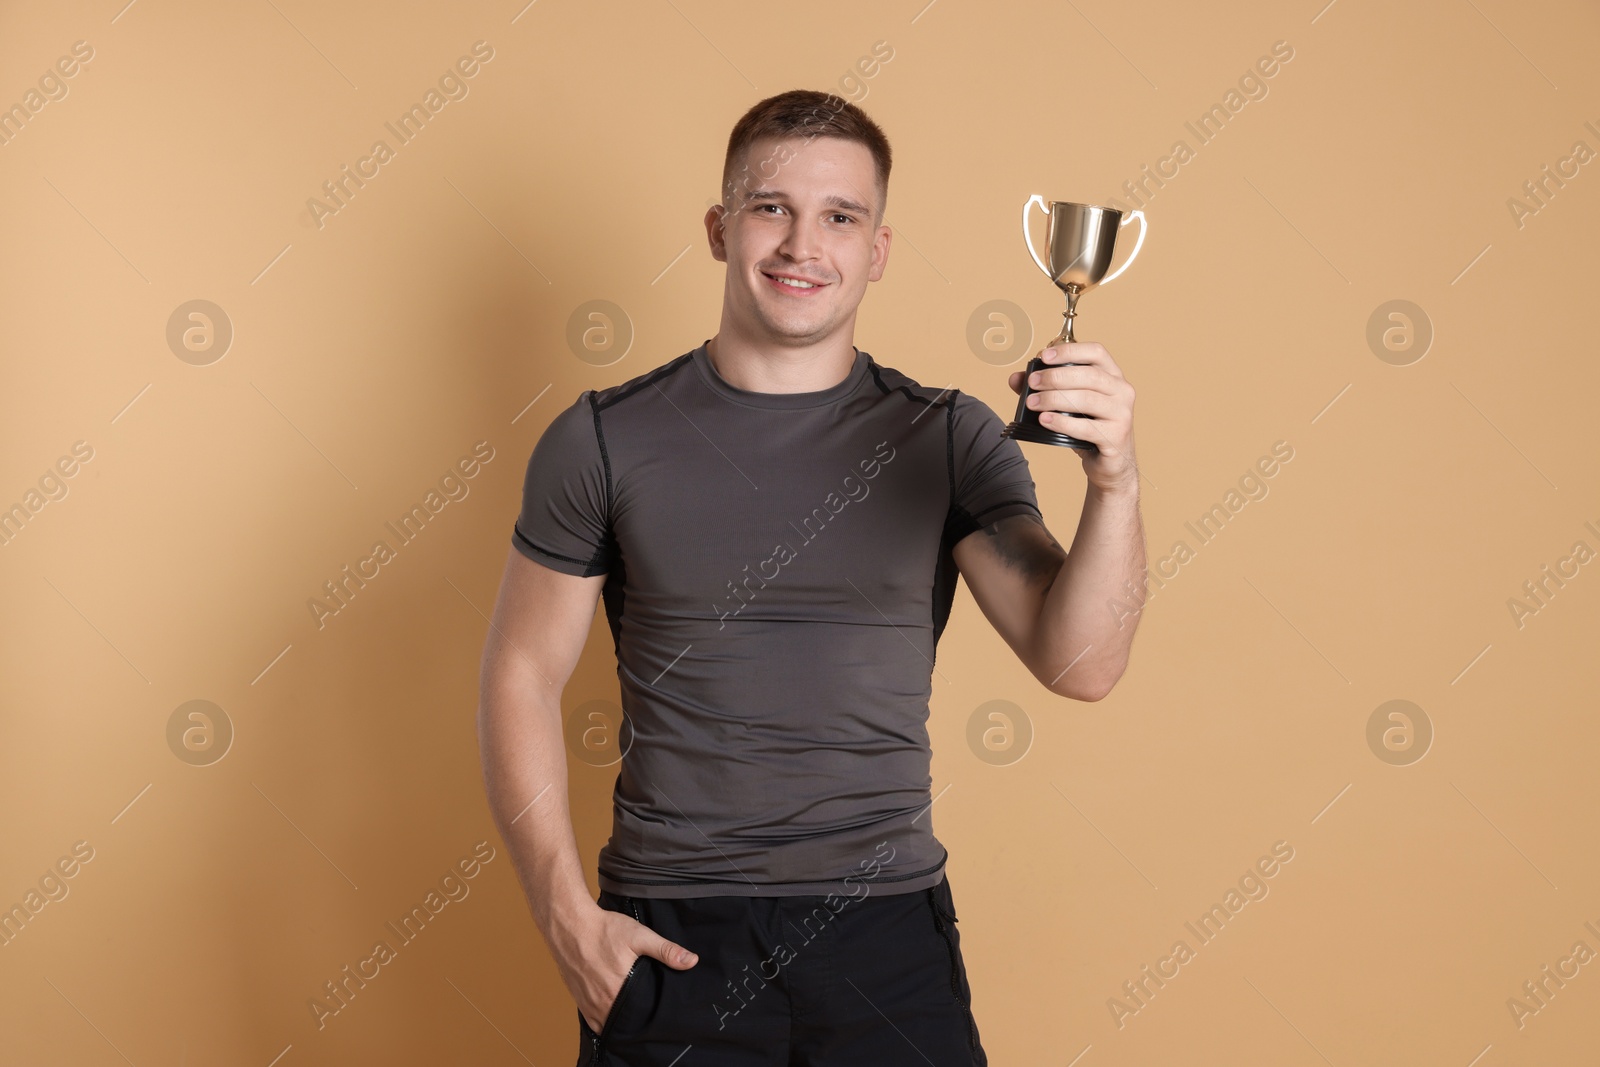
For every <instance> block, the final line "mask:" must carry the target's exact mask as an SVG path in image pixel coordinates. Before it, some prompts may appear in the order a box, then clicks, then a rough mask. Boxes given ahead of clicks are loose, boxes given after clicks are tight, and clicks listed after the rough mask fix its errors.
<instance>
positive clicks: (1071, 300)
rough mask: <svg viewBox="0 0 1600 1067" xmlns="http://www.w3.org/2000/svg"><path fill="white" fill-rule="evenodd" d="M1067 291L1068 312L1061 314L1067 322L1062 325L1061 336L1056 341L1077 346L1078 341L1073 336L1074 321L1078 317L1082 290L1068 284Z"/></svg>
mask: <svg viewBox="0 0 1600 1067" xmlns="http://www.w3.org/2000/svg"><path fill="white" fill-rule="evenodd" d="M1066 291H1067V310H1066V311H1064V312H1062V313H1061V317H1062V318H1063V319H1065V320H1066V321H1065V322H1064V323H1063V324H1062V327H1061V336H1060V337H1057V338H1056V340H1057V341H1064V342H1067V343H1068V344H1076V343H1077V341H1078V339H1077V338H1076V337H1074V336H1073V334H1072V320H1073V319H1075V318H1077V317H1078V294H1079V293H1080V292H1082V290H1081V289H1080V288H1079V287H1078V286H1076V285H1073V284H1071V283H1068V285H1067V286H1066Z"/></svg>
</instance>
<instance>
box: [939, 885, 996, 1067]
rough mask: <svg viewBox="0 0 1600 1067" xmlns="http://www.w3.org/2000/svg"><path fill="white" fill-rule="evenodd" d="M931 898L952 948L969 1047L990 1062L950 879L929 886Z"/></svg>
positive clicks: (953, 983) (954, 983) (955, 989)
mask: <svg viewBox="0 0 1600 1067" xmlns="http://www.w3.org/2000/svg"><path fill="white" fill-rule="evenodd" d="M928 902H929V904H930V906H931V908H932V911H933V924H934V926H935V927H936V928H937V929H938V931H939V936H940V937H942V938H943V939H944V943H945V948H946V949H947V950H948V951H949V956H950V993H951V995H952V996H953V997H954V998H955V1001H956V1003H957V1004H958V1005H960V1007H961V1014H962V1016H963V1018H965V1019H966V1021H967V1047H968V1049H969V1050H970V1051H971V1052H972V1055H973V1062H974V1063H976V1064H987V1063H988V1059H987V1057H985V1056H984V1054H983V1050H982V1046H981V1045H980V1044H979V1043H978V1023H977V1020H976V1019H974V1018H973V1017H972V988H971V986H969V985H968V984H967V968H966V964H965V963H964V962H963V961H962V959H961V933H960V931H959V930H958V929H957V928H956V922H957V920H956V903H955V898H954V897H953V896H951V893H950V882H949V880H948V879H941V880H940V882H939V884H938V885H934V886H930V887H929V888H928Z"/></svg>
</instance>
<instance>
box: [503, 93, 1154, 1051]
mask: <svg viewBox="0 0 1600 1067" xmlns="http://www.w3.org/2000/svg"><path fill="white" fill-rule="evenodd" d="M889 165H890V153H889V145H888V142H887V141H886V140H885V138H884V136H883V133H882V131H881V130H879V128H878V127H877V126H876V125H875V124H874V123H873V122H872V121H871V120H870V119H869V118H867V116H866V115H865V114H864V113H862V112H861V110H860V109H858V108H856V107H855V106H854V105H851V104H849V103H846V102H845V101H843V100H840V99H838V98H836V97H832V96H829V95H825V94H822V93H814V92H806V91H794V92H788V93H783V94H780V95H778V96H775V97H772V98H770V99H768V100H763V101H762V102H761V103H759V104H757V105H756V106H755V107H753V108H752V109H751V110H750V111H749V112H748V113H747V114H745V116H744V117H743V118H741V119H740V120H739V122H738V124H737V125H736V126H735V127H734V130H733V133H732V136H731V137H730V139H729V143H728V152H727V157H726V160H725V165H724V195H723V200H722V203H720V204H718V205H715V206H713V207H712V208H711V209H710V210H709V211H708V212H707V214H706V217H705V224H706V233H707V236H708V239H709V243H710V248H711V254H712V256H714V257H715V258H716V259H717V260H719V261H722V262H725V263H726V264H727V275H726V282H725V286H724V291H723V306H722V320H721V323H720V324H719V326H718V330H717V333H716V335H715V336H714V337H712V338H710V339H708V340H706V341H705V342H703V343H702V344H701V345H699V346H698V347H697V348H695V349H694V350H692V351H690V352H687V353H684V354H683V355H680V356H678V357H677V358H676V359H673V360H671V361H670V362H667V363H664V364H662V365H660V366H658V367H656V368H654V369H653V370H651V371H649V372H648V373H645V374H641V375H639V376H638V377H635V378H632V379H630V380H628V381H626V382H623V383H622V384H620V385H616V386H613V387H611V388H608V389H601V390H598V391H594V390H590V391H586V392H585V393H583V394H582V395H581V396H579V398H578V399H577V401H576V402H575V403H573V404H572V405H571V406H569V407H567V408H566V409H564V410H563V411H561V412H560V413H559V414H557V415H556V416H555V418H554V420H553V421H552V422H551V424H550V425H549V427H548V428H547V429H546V430H545V432H544V434H543V436H542V437H541V439H540V440H539V443H538V445H537V446H536V447H535V449H534V451H533V455H532V457H531V458H530V460H529V462H528V467H527V475H526V480H525V483H524V489H523V499H522V508H521V512H520V514H519V515H518V517H517V520H516V523H515V526H514V529H513V534H512V548H511V550H510V552H509V553H508V558H507V561H506V570H505V577H504V579H503V581H502V584H501V588H500V594H499V599H498V602H497V603H496V606H495V616H494V622H493V626H492V627H491V631H490V634H489V637H488V642H487V647H486V648H485V651H484V661H483V675H482V689H483V698H482V704H481V707H480V710H479V721H478V726H479V734H480V739H481V744H482V749H483V762H484V774H485V780H486V783H487V785H488V790H489V796H490V802H491V806H492V808H493V812H494V817H495V820H496V822H497V824H498V826H499V829H500V832H501V834H502V836H503V837H504V839H505V841H506V844H507V846H508V847H509V850H510V852H511V855H512V857H513V860H514V863H515V865H516V868H517V872H518V875H519V877H520V878H521V881H522V884H523V887H524V889H525V890H526V892H527V896H528V900H529V904H530V906H531V909H532V912H533V915H534V918H535V920H536V922H537V923H538V926H539V928H540V930H541V931H542V932H543V933H544V936H545V939H546V942H547V943H548V945H549V947H550V951H551V954H552V955H553V956H554V958H555V961H556V965H557V967H558V969H559V970H560V973H561V977H562V980H563V981H564V982H565V983H566V985H567V987H568V989H569V990H571V992H572V996H573V998H574V1000H575V1001H576V1003H577V1009H578V1025H579V1031H580V1036H581V1045H580V1050H579V1063H580V1064H583V1063H614V1064H626V1065H647V1064H648V1065H655V1064H660V1065H663V1067H665V1065H668V1064H674V1063H682V1064H683V1065H684V1067H691V1065H699V1064H705V1065H730V1067H731V1065H746V1064H748V1065H756V1064H763V1065H765V1064H770V1065H772V1067H787V1065H789V1064H827V1065H828V1067H841V1065H849V1064H872V1065H874V1067H882V1065H885V1064H912V1063H915V1064H921V1063H924V1062H926V1063H931V1064H935V1065H938V1067H945V1065H955V1064H963V1065H972V1064H985V1063H987V1059H986V1057H985V1054H984V1051H983V1048H982V1046H981V1043H980V1041H979V1037H978V1029H977V1024H976V1023H975V1022H974V1020H973V1016H972V1010H971V994H970V990H969V988H968V985H967V980H966V970H965V966H964V964H963V962H962V958H961V952H960V939H959V936H958V934H957V931H956V911H955V904H954V899H953V897H952V895H951V891H950V886H949V882H948V881H947V880H946V878H945V876H944V866H945V856H946V854H945V850H944V847H943V845H942V844H941V843H940V842H939V840H938V839H937V838H936V837H935V836H934V833H933V811H932V810H931V803H932V797H931V784H932V783H931V779H930V776H929V762H930V753H929V743H928V733H927V728H926V724H927V718H928V701H929V698H930V696H931V693H932V684H931V683H932V676H933V672H934V662H933V661H934V654H935V647H936V644H937V642H938V639H939V636H940V634H941V632H942V631H943V629H944V626H945V622H946V620H947V619H948V617H949V613H950V606H951V602H952V598H953V596H954V592H955V585H956V581H957V579H958V577H964V578H965V579H966V581H967V585H968V587H969V588H970V589H971V590H972V595H973V598H974V599H975V600H976V601H977V604H978V606H979V608H980V609H981V610H982V611H983V613H984V615H985V617H987V618H988V620H989V622H990V623H991V624H992V625H993V626H994V627H995V629H996V630H997V631H998V632H999V633H1000V635H1001V636H1002V637H1003V638H1004V639H1005V641H1006V643H1007V644H1008V645H1010V647H1011V648H1012V649H1013V650H1014V651H1015V652H1016V654H1017V656H1018V657H1019V659H1020V660H1021V661H1022V662H1023V663H1024V664H1025V665H1026V666H1027V668H1028V670H1029V671H1030V672H1032V674H1033V675H1034V676H1035V677H1037V678H1038V679H1039V681H1040V682H1041V683H1042V684H1044V685H1045V687H1046V688H1047V689H1049V690H1050V691H1051V692H1052V693H1055V694H1057V695H1059V696H1063V697H1071V698H1074V699H1078V700H1098V699H1100V698H1101V697H1103V696H1105V695H1106V693H1107V692H1109V691H1110V689H1111V687H1112V686H1113V685H1114V684H1115V683H1116V681H1117V679H1118V678H1119V677H1120V676H1121V674H1122V672H1123V670H1124V668H1125V667H1126V664H1127V659H1128V650H1129V645H1130V643H1131V642H1132V639H1133V631H1134V628H1135V626H1136V625H1137V616H1136V615H1135V616H1134V617H1132V618H1129V617H1128V615H1127V614H1126V612H1125V611H1117V610H1113V608H1112V607H1111V605H1112V604H1114V603H1116V604H1121V603H1123V602H1124V598H1125V596H1126V595H1127V593H1128V591H1129V584H1130V583H1131V585H1132V588H1133V589H1135V590H1139V591H1142V590H1143V588H1144V580H1145V571H1144V567H1145V556H1144V534H1143V530H1142V527H1141V524H1140V519H1139V506H1138V472H1137V469H1136V467H1135V461H1134V455H1133V439H1132V415H1133V389H1132V387H1131V386H1130V385H1128V383H1127V381H1126V380H1125V379H1124V378H1123V376H1122V373H1121V372H1120V371H1119V370H1118V369H1117V365H1116V364H1115V363H1114V362H1113V361H1112V359H1111V357H1110V355H1109V354H1108V353H1107V352H1106V350H1105V349H1104V348H1103V347H1102V346H1100V345H1098V344H1094V343H1091V342H1085V343H1081V344H1077V345H1075V346H1072V349H1071V351H1070V352H1057V353H1053V354H1047V356H1046V358H1047V360H1050V361H1051V362H1056V363H1064V362H1072V363H1074V364H1077V365H1076V366H1071V367H1065V366H1062V367H1050V368H1047V369H1045V370H1043V371H1039V372H1037V377H1038V378H1039V381H1037V382H1036V383H1035V388H1036V389H1038V390H1039V391H1038V392H1035V393H1034V396H1036V397H1038V398H1039V399H1040V401H1041V402H1042V410H1043V411H1044V412H1045V414H1044V415H1042V420H1043V422H1044V424H1045V425H1047V426H1057V427H1060V428H1062V429H1069V428H1070V430H1071V433H1072V434H1073V435H1074V436H1076V437H1080V438H1083V439H1086V440H1089V441H1093V442H1094V443H1095V444H1096V445H1098V446H1099V452H1098V453H1095V454H1087V453H1082V452H1073V451H1069V450H1066V449H1051V448H1046V449H1043V450H1042V455H1041V461H1042V462H1046V463H1048V464H1049V466H1050V476H1051V477H1052V478H1064V477H1066V470H1065V464H1066V463H1067V462H1068V461H1069V460H1070V459H1072V458H1075V457H1079V458H1081V459H1082V462H1083V468H1084V471H1085V472H1086V473H1087V475H1088V488H1087V495H1086V498H1085V501H1084V506H1083V512H1082V517H1081V519H1080V520H1079V524H1078V530H1077V536H1076V538H1075V540H1074V541H1073V545H1072V551H1071V553H1070V555H1069V554H1068V553H1066V552H1064V551H1062V549H1061V547H1060V546H1059V545H1058V544H1057V543H1056V541H1055V539H1054V538H1053V537H1051V536H1050V533H1049V531H1048V530H1047V529H1046V528H1045V525H1044V523H1043V521H1042V518H1041V515H1040V513H1039V508H1038V503H1037V500H1036V498H1035V494H1034V483H1033V481H1032V478H1031V477H1030V474H1029V469H1028V464H1027V462H1026V460H1025V459H1024V458H1023V455H1022V452H1021V449H1020V448H1019V446H1018V445H1017V443H1016V442H1015V441H1013V440H1011V439H1009V438H1003V437H1001V436H1000V431H1001V428H1002V424H1001V422H1000V420H999V418H998V417H997V416H996V415H995V414H994V412H993V411H991V410H990V409H989V408H988V407H987V406H985V405H984V404H983V403H982V402H980V401H978V400H976V399H974V398H972V397H969V396H967V395H965V394H963V393H961V392H959V391H956V390H948V389H934V388H929V387H926V386H923V385H920V384H919V383H918V382H916V381H914V380H913V379H911V378H910V377H908V376H907V375H905V374H902V373H901V372H899V371H897V370H894V369H892V368H890V367H887V366H884V365H882V364H879V363H878V362H877V361H876V360H874V359H873V358H872V357H871V356H870V355H868V354H867V353H865V352H862V351H860V350H859V349H857V348H855V347H854V345H853V344H852V343H851V342H852V337H853V334H854V329H855V320H856V309H857V306H858V305H859V304H860V302H861V298H862V296H863V294H864V293H865V291H866V287H867V283H868V282H872V281H877V280H878V279H879V278H880V277H882V275H883V271H884V268H885V266H886V265H887V263H888V258H889V247H890V242H891V233H890V230H889V228H888V227H887V226H884V225H882V221H883V215H884V206H885V199H886V197H887V194H888V179H889ZM913 358H914V357H913ZM1010 384H1011V386H1012V388H1013V389H1015V390H1017V391H1018V392H1021V390H1022V372H1017V373H1014V374H1013V375H1012V376H1011V383H1010ZM1062 412H1082V413H1084V414H1086V415H1088V416H1090V418H1083V419H1071V420H1070V427H1069V425H1068V423H1069V416H1067V415H1065V414H1061V413H1062ZM601 598H603V599H604V603H605V609H606V616H607V619H608V621H609V623H610V628H611V636H612V641H613V645H614V647H615V650H616V655H617V674H618V677H619V679H620V682H621V693H622V706H623V710H624V712H625V715H626V724H627V730H625V731H624V732H623V735H622V744H623V748H624V752H623V756H622V759H621V768H620V773H619V775H618V777H617V782H616V788H615V791H614V795H613V820H614V821H613V830H612V834H611V839H610V841H609V842H608V843H607V844H606V845H605V847H604V848H602V849H601V851H600V857H599V872H598V873H599V881H600V894H599V899H598V901H596V900H594V899H591V898H590V896H589V894H588V889H587V886H586V884H585V880H584V875H583V870H582V867H581V864H580V860H579V856H578V851H577V847H576V842H575V839H574V834H573V829H572V823H571V819H570V815H569V811H568V807H567V790H566V786H567V778H566V757H565V752H566V750H565V748H564V747H563V744H562V718H561V695H562V689H563V687H564V685H565V684H566V681H567V679H568V677H569V676H570V674H571V671H572V669H573V667H574V665H575V664H576V663H577V661H578V658H579V656H580V654H581V653H582V651H583V647H584V642H585V639H586V638H587V635H588V632H589V627H590V623H591V621H592V620H593V618H594V614H595V611H596V604H597V601H599V600H600V599H601ZM680 1057H682V1059H681V1060H680Z"/></svg>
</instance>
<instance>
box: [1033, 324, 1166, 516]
mask: <svg viewBox="0 0 1600 1067" xmlns="http://www.w3.org/2000/svg"><path fill="white" fill-rule="evenodd" d="M1039 355H1040V356H1041V358H1043V359H1044V361H1045V362H1046V363H1053V364H1066V363H1071V364H1074V366H1070V367H1068V366H1050V367H1045V368H1043V369H1042V370H1036V371H1034V372H1033V380H1032V381H1031V382H1029V383H1028V385H1029V387H1030V388H1031V389H1032V390H1033V392H1032V394H1031V395H1030V396H1029V397H1028V407H1029V408H1030V409H1031V410H1033V411H1037V412H1039V423H1040V425H1042V426H1044V427H1045V428H1047V429H1051V430H1055V431H1056V432H1057V433H1064V434H1070V435H1071V436H1073V437H1076V438H1078V439H1079V440H1082V441H1090V442H1093V443H1094V445H1095V447H1096V448H1098V449H1099V451H1098V452H1090V451H1087V450H1086V449H1077V451H1078V452H1079V453H1081V455H1082V457H1083V472H1084V474H1086V475H1087V476H1088V478H1089V482H1090V484H1091V485H1093V486H1095V487H1096V488H1098V489H1100V490H1101V491H1102V492H1118V491H1125V490H1135V491H1136V490H1137V489H1138V487H1139V468H1138V463H1137V461H1136V460H1135V458H1134V455H1133V386H1132V385H1130V384H1128V379H1126V378H1124V377H1123V376H1122V369H1121V368H1120V367H1118V366H1117V363H1116V360H1114V359H1112V358H1111V353H1110V352H1107V351H1106V348H1105V346H1104V345H1102V344H1100V343H1099V342H1097V341H1079V342H1076V343H1074V344H1061V345H1056V346H1053V347H1051V348H1046V349H1045V350H1044V351H1043V352H1041V353H1039ZM1024 373H1025V372H1024V371H1014V372H1012V374H1011V378H1010V385H1011V389H1012V391H1013V392H1015V393H1018V394H1020V393H1021V392H1022V389H1023V380H1022V379H1023V375H1024ZM1072 413H1078V414H1082V415H1088V416H1089V418H1086V419H1075V418H1073V417H1072Z"/></svg>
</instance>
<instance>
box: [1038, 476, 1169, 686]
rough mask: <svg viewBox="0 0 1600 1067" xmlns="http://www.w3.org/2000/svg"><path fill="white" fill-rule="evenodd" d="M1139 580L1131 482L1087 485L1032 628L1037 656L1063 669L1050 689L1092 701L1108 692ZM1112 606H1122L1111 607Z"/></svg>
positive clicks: (1140, 528) (1140, 542) (1124, 649)
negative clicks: (1117, 486) (1067, 546)
mask: <svg viewBox="0 0 1600 1067" xmlns="http://www.w3.org/2000/svg"><path fill="white" fill-rule="evenodd" d="M1144 583H1145V546H1144V523H1143V521H1142V520H1141V518H1140V516H1139V490H1138V486H1137V484H1136V483H1135V484H1134V485H1133V486H1132V487H1131V488H1129V489H1126V490H1117V491H1106V490H1101V489H1099V488H1097V487H1096V486H1095V485H1093V484H1092V483H1091V484H1090V485H1089V486H1088V489H1087V491H1086V493H1085V496H1084V503H1083V515H1082V517H1081V518H1080V519H1079V520H1078V531H1077V533H1076V535H1075V536H1074V537H1073V540H1072V550H1071V551H1070V552H1069V553H1068V554H1067V558H1066V561H1065V562H1064V563H1062V565H1061V569H1060V571H1058V572H1057V574H1056V577H1055V580H1054V581H1053V582H1052V583H1051V585H1050V590H1049V592H1048V593H1047V594H1046V596H1045V600H1044V606H1043V607H1042V609H1041V612H1040V619H1039V627H1038V629H1037V631H1036V632H1037V633H1038V634H1039V635H1040V641H1041V643H1042V646H1043V647H1044V649H1045V650H1046V652H1045V655H1044V657H1043V658H1044V660H1045V661H1046V662H1057V663H1060V664H1061V665H1062V668H1063V673H1062V674H1061V675H1059V676H1058V677H1057V678H1056V679H1055V680H1054V681H1053V682H1052V683H1051V685H1050V688H1051V689H1052V690H1053V691H1055V692H1057V693H1060V694H1062V695H1063V696H1072V697H1076V698H1078V699H1080V700H1098V699H1100V698H1101V697H1103V696H1105V695H1106V694H1107V693H1109V692H1110V691H1111V687H1112V686H1113V685H1115V684H1116V682H1117V679H1118V678H1120V677H1122V672H1123V671H1124V670H1125V669H1126V668H1127V665H1128V650H1129V648H1130V646H1131V645H1132V644H1133V632H1134V630H1135V629H1137V628H1138V625H1139V615H1138V613H1137V611H1138V606H1139V600H1140V599H1142V597H1143V595H1144V587H1145V584H1144ZM1130 589H1131V590H1134V591H1137V593H1138V597H1137V598H1135V597H1134V596H1133V595H1132V594H1131V593H1130ZM1118 604H1122V605H1125V608H1124V609H1123V610H1118V609H1117V605H1118ZM1128 609H1131V611H1130V610H1128ZM1069 664H1070V667H1068V665H1069Z"/></svg>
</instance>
